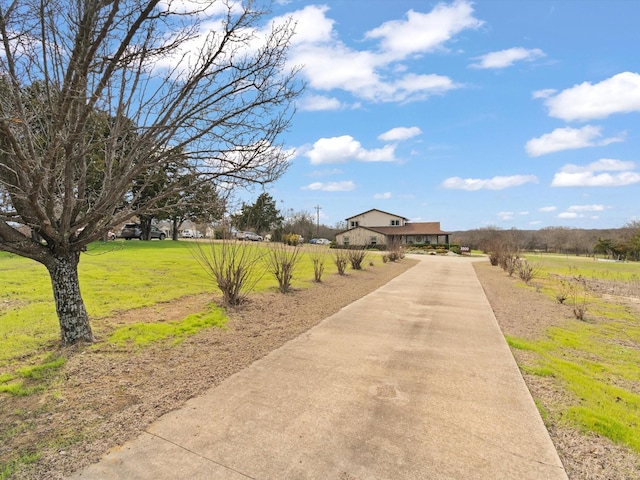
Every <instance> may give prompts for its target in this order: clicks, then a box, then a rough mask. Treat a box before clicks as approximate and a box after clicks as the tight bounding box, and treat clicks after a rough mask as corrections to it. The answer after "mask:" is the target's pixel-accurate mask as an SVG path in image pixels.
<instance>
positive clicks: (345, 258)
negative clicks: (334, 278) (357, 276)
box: [333, 248, 349, 275]
mask: <svg viewBox="0 0 640 480" xmlns="http://www.w3.org/2000/svg"><path fill="white" fill-rule="evenodd" d="M333 263H335V265H336V268H337V269H338V274H339V275H344V272H345V270H346V268H347V265H348V264H349V253H348V250H342V249H340V248H337V249H335V250H334V251H333Z"/></svg>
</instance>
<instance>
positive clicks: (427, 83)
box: [275, 0, 482, 102]
mask: <svg viewBox="0 0 640 480" xmlns="http://www.w3.org/2000/svg"><path fill="white" fill-rule="evenodd" d="M328 14H329V8H328V7H327V6H308V7H306V8H304V9H302V10H298V11H296V12H293V13H291V14H289V15H288V16H290V17H292V18H293V19H294V21H295V22H296V32H297V33H296V35H295V36H294V38H293V41H292V48H291V51H290V54H289V63H290V64H291V65H301V66H303V68H302V72H301V73H302V75H303V76H304V77H305V80H306V81H307V85H308V87H309V88H310V89H315V90H322V91H329V90H333V89H341V90H345V91H347V92H350V93H351V94H352V95H354V96H356V97H359V98H363V99H366V100H368V101H372V102H408V101H415V100H419V99H424V98H426V97H428V96H430V95H436V94H443V93H445V92H447V91H449V90H452V89H455V88H460V85H459V84H457V83H456V82H454V81H453V80H451V79H450V78H449V77H446V76H442V75H434V74H416V73H415V72H411V71H409V70H408V67H407V66H406V65H399V64H398V61H401V60H403V59H405V58H408V57H410V56H414V55H416V54H421V53H426V52H430V51H433V50H436V49H439V48H442V46H443V45H444V43H445V42H447V41H448V40H450V39H451V38H452V37H453V36H454V35H455V34H457V33H460V32H461V31H462V30H465V29H468V28H477V27H478V26H480V25H481V24H482V22H481V21H479V20H477V19H475V18H474V17H473V7H472V4H471V3H470V2H467V1H464V0H459V1H456V2H454V3H452V4H450V5H446V4H438V5H437V6H436V7H435V8H434V9H433V10H432V11H431V12H430V13H419V12H415V11H409V12H408V13H407V18H406V19H403V20H395V21H391V22H386V23H384V24H382V25H381V26H380V27H378V28H374V29H373V30H371V31H369V32H367V33H366V34H365V36H366V38H367V39H369V40H374V41H376V40H377V41H379V48H377V49H375V50H374V49H370V50H365V49H362V50H355V49H353V48H351V47H349V46H347V45H345V44H344V43H343V42H342V41H341V40H340V39H339V38H338V34H337V32H336V31H335V30H334V21H333V20H331V19H329V18H328V17H327V15H328ZM283 21H284V17H280V18H279V19H276V20H275V22H276V23H282V22H283Z"/></svg>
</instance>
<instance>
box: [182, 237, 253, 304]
mask: <svg viewBox="0 0 640 480" xmlns="http://www.w3.org/2000/svg"><path fill="white" fill-rule="evenodd" d="M193 245H194V247H193V248H192V249H191V253H192V255H193V256H194V257H195V259H196V260H197V261H198V263H200V265H201V266H202V268H203V269H204V270H205V272H206V273H207V275H209V277H211V278H212V279H213V281H214V282H215V284H216V286H217V287H218V289H220V291H221V292H222V301H223V304H224V305H225V306H228V307H233V306H236V305H240V304H241V303H242V302H243V301H244V300H245V299H246V296H247V295H248V294H249V292H251V290H253V288H254V287H255V286H256V283H258V281H259V280H260V278H262V275H263V274H264V271H260V270H259V269H258V268H257V263H258V262H259V260H260V258H261V256H262V254H260V252H258V250H257V248H256V247H255V246H254V245H253V244H252V243H247V242H235V241H233V240H223V241H222V242H213V241H209V242H208V244H203V243H202V242H194V243H193Z"/></svg>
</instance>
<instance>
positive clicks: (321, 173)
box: [309, 168, 342, 177]
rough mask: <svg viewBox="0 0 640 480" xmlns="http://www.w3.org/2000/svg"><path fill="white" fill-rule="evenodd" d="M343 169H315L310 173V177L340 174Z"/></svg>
mask: <svg viewBox="0 0 640 480" xmlns="http://www.w3.org/2000/svg"><path fill="white" fill-rule="evenodd" d="M341 173H342V170H340V169H339V168H332V169H327V170H314V171H313V172H311V173H310V174H309V176H310V177H328V176H331V175H340V174H341Z"/></svg>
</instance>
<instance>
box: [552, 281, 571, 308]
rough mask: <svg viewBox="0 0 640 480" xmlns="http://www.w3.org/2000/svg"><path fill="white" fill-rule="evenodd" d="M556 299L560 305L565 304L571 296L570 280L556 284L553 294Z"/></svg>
mask: <svg viewBox="0 0 640 480" xmlns="http://www.w3.org/2000/svg"><path fill="white" fill-rule="evenodd" d="M553 294H554V296H555V297H556V301H557V302H558V303H560V304H564V302H566V301H567V299H568V298H569V296H570V295H571V287H570V284H569V281H568V280H560V281H559V282H558V283H557V284H556V288H554V292H553Z"/></svg>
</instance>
